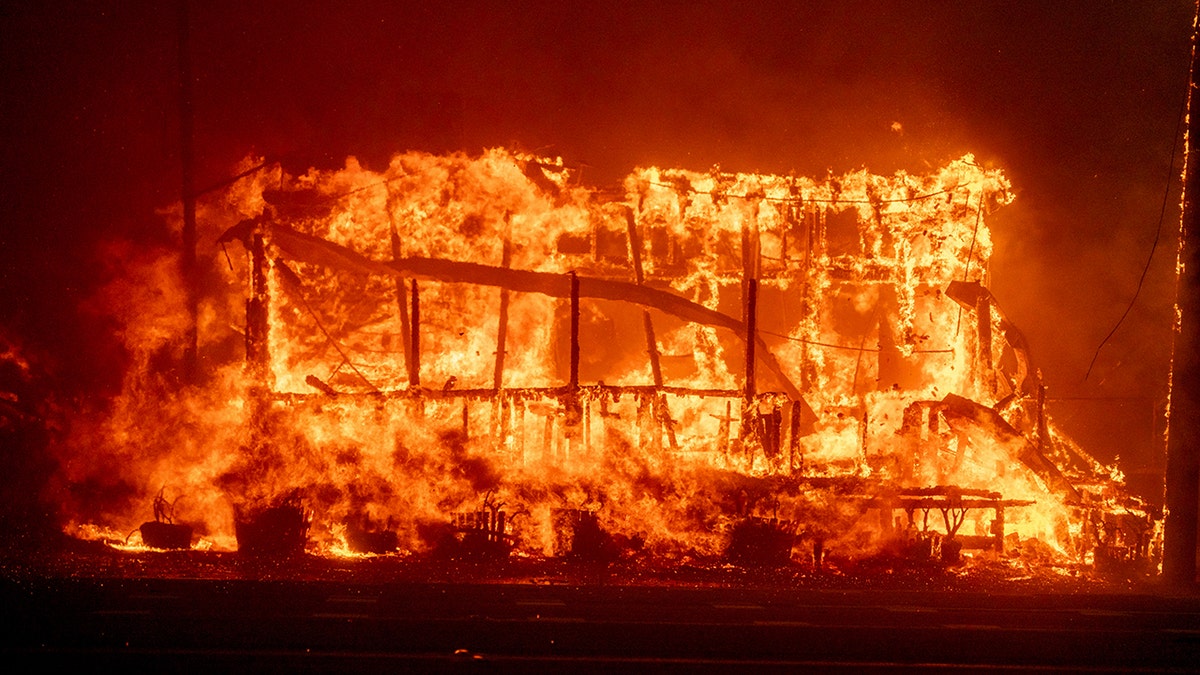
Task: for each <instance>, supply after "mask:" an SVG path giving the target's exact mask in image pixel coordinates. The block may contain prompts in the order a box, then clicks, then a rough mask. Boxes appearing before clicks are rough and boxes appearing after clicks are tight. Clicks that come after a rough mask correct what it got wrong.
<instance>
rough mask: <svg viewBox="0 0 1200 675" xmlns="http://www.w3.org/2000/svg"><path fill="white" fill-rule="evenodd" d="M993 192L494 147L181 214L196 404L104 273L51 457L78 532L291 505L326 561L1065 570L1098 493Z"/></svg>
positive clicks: (323, 177) (224, 200)
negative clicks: (957, 561)
mask: <svg viewBox="0 0 1200 675" xmlns="http://www.w3.org/2000/svg"><path fill="white" fill-rule="evenodd" d="M252 165H253V163H252V162H251V161H249V160H248V161H247V167H243V168H249V167H250V166H252ZM1011 199H1012V192H1011V190H1010V186H1009V183H1008V181H1007V180H1006V179H1005V177H1004V176H1003V175H1002V174H1001V173H1000V172H999V171H997V170H993V169H988V168H985V167H983V166H980V165H979V164H978V163H976V162H975V161H974V159H973V158H972V157H971V156H969V155H968V156H966V157H963V158H962V159H960V160H957V161H953V162H951V163H949V164H947V165H946V166H945V167H943V168H941V169H940V170H938V171H936V172H933V173H931V174H929V175H924V176H916V175H911V174H907V173H899V174H896V175H894V176H888V177H884V176H876V175H872V174H870V173H868V172H866V171H865V170H864V171H860V172H857V173H851V174H848V175H844V176H837V177H833V176H830V177H827V178H825V179H823V180H811V179H807V178H801V177H796V176H772V175H755V174H729V173H723V172H721V171H719V170H713V171H711V172H706V173H701V172H693V171H685V170H678V169H659V168H646V169H639V170H636V171H634V172H633V173H632V174H630V175H629V176H628V177H627V178H626V179H625V181H624V183H623V185H621V186H620V187H619V188H618V189H599V188H594V187H589V186H585V185H581V184H579V183H578V182H576V180H575V178H574V175H573V172H572V171H571V170H570V169H569V168H568V167H566V166H564V164H563V162H562V161H561V160H558V159H548V158H540V157H533V156H527V155H521V154H516V153H512V152H509V151H506V150H491V151H488V152H486V153H484V154H483V155H482V156H478V157H469V156H466V155H462V154H455V155H447V156H434V155H428V154H422V153H408V154H404V155H399V156H396V157H395V158H394V159H393V160H392V162H391V164H390V166H388V167H387V169H385V170H384V171H382V172H375V171H369V170H366V169H364V168H362V167H361V166H359V165H358V164H357V162H355V161H353V160H350V161H348V162H347V165H346V166H345V168H343V169H341V170H339V171H332V172H321V171H315V170H312V171H309V172H308V173H306V174H304V175H300V176H293V175H287V174H285V173H283V172H282V170H281V169H279V168H278V167H275V168H270V167H267V168H266V169H263V170H260V171H258V172H253V173H250V174H249V176H248V177H247V178H244V179H243V180H241V181H239V182H237V183H234V184H233V186H232V187H230V188H228V189H226V190H225V191H224V192H222V193H221V194H219V195H215V196H212V197H210V198H207V199H205V200H202V203H201V205H200V212H199V221H200V222H201V224H202V228H203V229H204V230H205V231H206V232H208V238H207V240H206V241H207V242H209V243H212V242H218V243H219V244H220V246H219V247H216V246H214V247H212V248H211V250H209V251H208V256H207V257H208V258H209V262H210V263H211V265H210V266H209V269H210V273H209V274H208V276H207V277H206V279H205V288H204V293H203V297H202V301H201V303H200V314H199V317H198V324H199V333H200V336H201V338H200V339H201V347H200V354H201V364H202V369H203V370H204V371H205V372H206V374H207V375H206V377H205V379H204V381H203V382H202V383H200V384H198V385H195V386H187V387H178V386H175V385H174V384H173V383H169V382H167V381H166V380H165V379H164V378H163V377H161V376H159V375H157V374H156V373H159V372H160V371H161V368H158V366H159V365H161V362H162V360H163V358H164V356H163V355H164V354H169V353H171V351H172V350H173V349H175V348H176V347H177V345H178V336H179V335H180V334H181V332H182V331H183V327H184V326H185V325H186V317H185V316H184V315H183V314H182V312H183V310H184V308H185V307H186V303H184V302H183V301H182V300H181V298H183V295H184V289H183V285H182V282H181V280H180V279H179V276H178V274H177V270H178V269H179V267H178V262H177V261H176V260H175V259H174V257H173V255H172V254H170V253H168V252H163V251H157V252H150V253H146V252H133V251H125V253H126V256H125V258H124V259H123V263H124V265H125V266H126V269H127V270H128V274H127V275H125V276H124V277H123V279H122V281H121V282H120V283H118V284H116V285H114V286H113V287H111V288H110V289H108V291H107V292H106V294H105V295H104V297H102V298H99V299H97V300H96V302H97V303H100V304H102V305H104V306H107V307H109V308H110V309H111V310H112V311H113V312H115V313H117V314H118V315H119V318H120V319H121V321H122V325H123V326H124V330H125V332H124V337H125V339H126V342H127V344H128V347H129V350H130V353H131V355H132V357H133V361H134V366H133V367H132V368H131V370H130V372H129V375H128V378H127V384H126V388H125V392H124V394H123V395H122V396H121V397H120V398H119V399H118V400H116V401H114V402H113V405H112V406H111V409H110V410H108V411H106V414H105V415H104V416H102V417H100V418H95V417H93V418H88V420H82V421H81V422H80V423H79V424H78V425H76V427H75V434H74V436H73V439H74V440H73V443H71V444H70V445H69V446H68V448H67V449H66V450H64V457H63V469H62V472H61V475H60V478H61V479H62V480H61V482H60V487H61V495H62V499H63V501H64V504H65V507H64V508H65V510H66V512H67V514H68V515H69V517H70V518H71V525H70V527H71V528H72V531H79V530H78V528H80V527H82V526H84V525H89V526H96V525H100V526H102V527H107V528H110V529H111V530H113V531H117V532H120V531H128V530H130V529H131V528H134V527H136V525H137V523H138V522H139V521H140V520H144V515H145V514H146V513H147V512H148V506H147V505H148V504H150V503H151V501H152V500H153V499H154V498H155V496H156V495H159V494H160V491H163V490H164V489H165V491H166V493H168V494H170V495H172V496H173V499H174V502H173V505H174V517H175V518H176V519H177V520H180V521H187V522H189V523H191V524H193V525H194V526H195V527H196V528H197V531H198V532H199V533H200V536H201V537H202V538H203V540H204V541H206V542H207V543H208V544H209V545H212V546H215V547H217V548H233V547H234V546H236V545H237V542H236V539H235V524H234V521H235V518H237V517H238V514H245V513H249V512H253V511H254V510H256V509H257V510H259V511H261V510H262V509H264V508H268V507H270V506H271V505H278V504H281V503H284V502H290V503H299V504H302V505H303V508H304V509H305V510H306V511H307V512H309V513H311V514H312V518H313V521H312V531H311V533H310V550H313V551H318V552H326V553H329V552H338V551H344V550H347V536H348V532H360V533H361V532H363V531H369V532H380V531H386V532H390V533H394V534H395V536H396V544H397V546H398V547H399V549H401V550H407V551H422V550H428V549H431V548H432V549H436V548H437V547H438V546H440V545H441V544H442V543H444V542H445V541H447V540H448V539H447V537H449V536H451V535H452V534H454V533H457V534H459V535H461V534H462V533H463V531H464V530H467V531H469V530H470V529H471V528H472V527H482V528H483V529H484V530H488V531H489V532H491V534H489V536H494V538H495V539H496V540H497V541H499V542H502V543H503V544H504V545H505V546H509V547H512V548H516V549H518V550H521V551H524V552H526V553H529V554H535V555H552V554H555V553H556V552H561V550H562V547H563V528H564V523H566V524H567V526H568V529H569V526H570V525H572V524H573V525H574V526H576V528H578V527H579V523H581V522H587V523H594V525H595V526H596V529H597V531H599V532H603V533H605V535H606V537H607V539H606V541H607V542H608V545H609V546H610V547H611V549H612V550H615V551H618V552H619V551H632V550H638V551H643V552H648V553H650V554H654V555H661V556H666V557H670V556H683V555H686V556H695V557H706V556H718V555H720V554H721V553H722V552H723V551H726V552H728V551H729V550H730V549H729V547H730V546H731V544H730V541H731V538H732V540H733V541H738V536H739V535H738V534H737V532H738V527H739V526H744V525H745V523H748V522H749V523H756V522H770V523H776V529H778V530H781V531H791V532H794V534H796V535H797V536H798V537H800V538H801V539H808V540H809V541H811V542H813V544H814V550H815V551H818V554H817V555H818V556H819V555H820V553H819V551H821V550H833V551H840V552H842V553H844V554H846V555H848V556H860V557H861V556H866V555H872V554H874V553H878V552H879V551H882V550H884V549H885V548H886V547H887V545H888V542H889V541H896V540H902V539H904V538H905V537H908V538H909V539H911V538H912V537H914V536H917V537H918V538H921V537H923V536H924V535H925V534H928V533H929V532H934V533H936V534H938V537H939V538H940V539H941V540H942V541H945V540H949V539H954V538H955V537H958V539H959V540H960V541H966V542H968V543H970V542H975V543H978V542H981V541H985V540H986V541H992V540H995V541H996V542H997V546H996V548H1003V546H1004V543H1003V542H1004V541H1005V540H1006V539H1007V540H1009V541H1011V540H1014V539H1016V540H1020V539H1028V538H1036V539H1039V540H1041V541H1042V542H1044V543H1046V544H1048V545H1049V546H1050V547H1051V548H1052V549H1055V550H1057V551H1059V552H1060V553H1061V554H1062V555H1063V556H1066V557H1068V558H1082V557H1085V556H1087V555H1090V554H1091V552H1092V551H1093V550H1094V549H1095V547H1096V546H1097V544H1098V543H1099V540H1100V539H1102V538H1103V536H1102V535H1103V532H1102V529H1103V528H1102V527H1101V526H1102V525H1104V523H1106V522H1108V521H1106V520H1104V519H1105V518H1106V517H1107V516H1104V515H1101V516H1096V513H1097V509H1100V510H1104V509H1108V511H1105V513H1108V512H1110V511H1111V504H1112V502H1111V500H1112V499H1113V498H1114V490H1117V491H1118V492H1119V481H1114V480H1113V479H1112V476H1111V473H1112V471H1111V469H1108V468H1105V467H1101V466H1100V465H1099V464H1097V463H1095V462H1094V461H1092V460H1090V459H1089V458H1087V456H1086V455H1085V454H1084V453H1082V451H1080V450H1079V449H1078V448H1077V447H1075V446H1074V445H1073V444H1071V443H1070V442H1069V441H1068V440H1066V439H1064V438H1062V437H1061V435H1060V434H1058V433H1057V432H1056V431H1054V428H1053V424H1052V423H1051V422H1050V421H1048V420H1047V419H1046V415H1045V411H1044V410H1043V409H1042V406H1041V404H1040V403H1039V400H1040V399H1039V393H1040V382H1039V380H1040V375H1038V374H1037V372H1036V369H1034V367H1033V366H1032V364H1031V361H1030V358H1029V355H1028V350H1026V349H1025V348H1024V343H1023V340H1022V339H1021V338H1020V337H1019V331H1017V330H1016V328H1015V327H1014V326H1012V325H1011V324H1010V323H1009V322H1008V321H1007V320H1006V319H1005V318H1004V316H1003V313H1002V312H1001V310H1000V308H999V307H998V303H997V302H996V301H995V298H993V297H992V296H991V294H990V292H988V291H987V288H986V287H987V283H988V279H989V274H990V270H989V266H988V260H989V256H990V253H991V246H992V245H991V237H990V233H989V230H988V227H987V224H986V217H987V216H988V215H989V214H990V213H991V212H992V211H993V210H994V209H996V208H998V207H1001V206H1003V205H1004V204H1007V203H1008V202H1009V201H1010V200H1011ZM238 242H240V243H238ZM243 344H244V345H245V349H243V348H242V347H243ZM156 368H157V369H156ZM1099 477H1103V480H1102V479H1101V478H1099ZM1096 485H1102V487H1101V488H1097V487H1096ZM1106 500H1109V501H1106ZM1130 508H1134V507H1130ZM931 512H932V513H933V514H934V517H933V518H931V517H930V513H931ZM939 512H940V515H939ZM479 514H483V515H479ZM489 514H490V515H489ZM500 514H506V515H504V516H503V518H504V520H500V518H501V516H500ZM564 514H576V515H574V516H569V515H566V516H565V515H564ZM579 514H582V515H579ZM1138 514H1139V517H1140V516H1141V515H1144V514H1142V513H1141V512H1140V511H1139V512H1138ZM478 518H484V519H485V520H486V521H487V525H486V526H480V525H479V523H480V522H482V521H480V520H478ZM572 518H574V520H571V519H572ZM1101 521H1103V522H1101ZM1139 522H1140V521H1139ZM781 523H783V524H786V525H780V524H781ZM1098 523H1099V524H1098ZM1151 525H1152V523H1151ZM1148 527H1150V526H1148ZM914 533H915V534H914ZM1139 536H1141V535H1140V534H1139ZM1110 543H1111V542H1110ZM789 546H790V544H789ZM989 546H990V545H989ZM979 547H980V548H983V547H984V546H982V545H981V546H979Z"/></svg>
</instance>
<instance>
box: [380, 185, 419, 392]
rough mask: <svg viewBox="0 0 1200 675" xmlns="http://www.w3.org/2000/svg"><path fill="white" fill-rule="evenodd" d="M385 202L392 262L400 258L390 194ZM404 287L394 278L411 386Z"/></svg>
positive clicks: (411, 369)
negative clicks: (389, 229)
mask: <svg viewBox="0 0 1200 675" xmlns="http://www.w3.org/2000/svg"><path fill="white" fill-rule="evenodd" d="M387 202H388V203H387V210H388V221H389V224H390V226H391V235H392V236H391V239H392V260H393V261H396V260H398V259H399V258H400V233H399V232H397V231H396V223H394V222H391V220H392V206H391V202H392V200H391V193H390V192H389V193H388V200H387ZM404 286H405V284H404V279H403V278H402V277H396V306H397V307H398V308H399V310H400V334H401V335H403V336H404V337H403V339H401V340H400V349H401V350H403V352H404V368H405V371H406V372H407V373H408V381H409V383H410V384H411V383H412V380H413V377H414V373H416V366H415V364H414V363H413V353H412V326H411V325H409V321H408V299H407V298H406V297H404V296H405V295H406V293H405V289H404Z"/></svg>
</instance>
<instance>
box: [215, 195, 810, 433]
mask: <svg viewBox="0 0 1200 675" xmlns="http://www.w3.org/2000/svg"><path fill="white" fill-rule="evenodd" d="M255 227H261V228H263V229H266V230H268V232H269V235H270V238H271V243H272V244H273V245H275V246H276V247H277V248H278V249H279V250H280V251H282V252H283V253H285V254H287V255H288V256H289V257H291V258H292V259H294V260H298V261H300V262H306V263H310V264H314V265H321V266H327V267H332V268H335V269H341V270H345V271H349V272H355V273H359V274H368V275H379V276H397V275H408V276H412V277H416V278H419V279H427V280H431V281H441V282H447V283H474V284H481V285H484V286H496V287H499V288H507V289H509V290H513V291H518V292H522V293H539V294H542V295H548V296H550V297H556V298H569V297H570V295H571V286H572V284H571V280H570V279H569V278H568V277H566V276H563V275H561V274H551V273H547V272H534V271H530V270H514V269H505V268H503V267H495V266H492V265H483V264H479V263H471V262H461V261H454V260H443V259H439V258H423V257H406V258H400V259H397V260H393V261H391V262H390V263H384V262H379V261H377V260H372V259H370V258H367V257H366V256H364V255H362V254H360V253H358V252H356V251H353V250H351V249H349V248H346V247H345V246H341V245H339V244H335V243H333V242H330V241H327V240H325V239H321V238H320V237H314V236H312V235H309V234H304V233H302V232H297V231H296V230H293V229H292V228H290V227H286V226H284V225H279V224H277V223H266V222H264V219H262V218H256V219H249V220H245V221H242V222H241V223H238V224H237V225H235V226H233V227H232V228H230V229H229V230H228V231H226V232H225V233H224V234H223V235H222V236H221V237H220V239H219V240H218V242H226V241H232V240H233V239H240V240H242V241H250V237H251V235H252V233H253V231H254V229H255ZM578 279H579V296H580V297H587V298H599V299H604V300H613V301H618V302H632V303H634V304H638V305H642V306H643V307H651V308H654V309H658V310H660V311H663V312H665V313H667V314H671V315H673V316H676V317H679V318H681V319H684V320H685V321H691V322H693V323H699V324H703V325H707V326H716V327H720V328H725V329H728V330H730V331H732V332H733V333H734V334H735V335H737V336H739V337H742V336H744V335H746V326H745V325H744V324H743V322H741V321H739V320H737V319H735V318H733V317H731V316H728V315H726V314H723V313H721V312H718V311H716V310H713V309H709V308H708V307H705V306H704V305H701V304H699V303H696V302H692V301H691V300H688V299H686V298H682V297H680V296H678V295H675V294H673V293H669V292H667V291H662V290H658V289H655V288H650V287H648V286H639V285H637V284H633V283H629V282H625V281H615V280H608V279H596V278H590V277H579V278H578ZM413 322H414V323H416V318H415V317H414V318H413ZM755 346H756V350H755V353H756V354H757V359H758V360H760V361H762V363H763V365H765V366H766V367H767V369H768V370H770V371H771V373H772V374H774V375H775V377H776V378H777V379H778V381H779V385H780V386H781V387H782V388H783V390H784V391H785V392H786V393H787V395H788V396H790V397H791V398H792V399H793V400H795V401H798V402H800V403H801V405H802V406H803V415H804V419H805V420H807V421H806V422H805V423H803V425H802V428H803V429H804V430H805V431H806V432H807V431H808V430H810V429H811V426H812V422H813V420H814V419H815V418H816V413H815V412H814V411H813V410H812V408H811V407H809V406H808V404H807V402H805V401H804V398H803V396H802V395H801V393H800V390H799V389H798V388H797V387H796V385H795V384H793V383H792V381H791V379H790V378H788V376H787V375H786V374H785V373H784V371H783V367H782V366H781V365H780V363H779V361H778V360H777V359H776V358H775V356H774V354H772V353H771V351H770V349H769V348H768V347H767V344H766V343H765V342H764V341H763V339H762V338H761V337H755Z"/></svg>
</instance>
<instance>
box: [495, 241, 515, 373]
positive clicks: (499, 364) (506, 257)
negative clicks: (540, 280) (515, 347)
mask: <svg viewBox="0 0 1200 675" xmlns="http://www.w3.org/2000/svg"><path fill="white" fill-rule="evenodd" d="M500 265H501V267H504V268H505V269H507V268H508V267H509V266H510V265H512V244H511V243H510V242H509V240H508V237H505V238H504V250H503V252H502V253H501V254H500ZM507 342H508V289H507V288H501V289H500V317H499V323H498V325H497V327H496V366H495V368H494V369H493V371H492V388H493V389H495V390H496V391H500V389H501V388H503V387H504V351H505V350H506V349H507V348H508V346H507Z"/></svg>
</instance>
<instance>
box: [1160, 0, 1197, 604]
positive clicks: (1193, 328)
mask: <svg viewBox="0 0 1200 675" xmlns="http://www.w3.org/2000/svg"><path fill="white" fill-rule="evenodd" d="M1197 17H1200V2H1198V3H1197V9H1196V13H1195V15H1194V17H1193V20H1192V64H1191V75H1190V77H1189V82H1188V106H1187V107H1188V124H1187V125H1186V128H1185V129H1184V139H1185V141H1184V160H1183V165H1184V169H1183V215H1182V217H1181V219H1180V227H1179V252H1178V256H1179V257H1178V260H1177V261H1176V269H1177V270H1178V271H1179V277H1178V280H1177V281H1176V284H1177V286H1176V288H1177V291H1176V293H1177V296H1176V301H1175V303H1176V304H1175V307H1176V313H1175V316H1176V322H1175V335H1174V337H1175V344H1174V346H1173V353H1172V364H1171V376H1170V377H1171V386H1170V393H1169V405H1170V414H1169V416H1168V421H1167V423H1168V431H1167V476H1166V485H1165V488H1166V494H1165V501H1166V508H1167V517H1166V523H1165V525H1164V528H1165V529H1164V539H1163V576H1164V577H1165V578H1166V580H1167V581H1168V582H1170V583H1173V584H1175V585H1181V586H1182V585H1188V586H1190V585H1192V584H1195V582H1196V541H1197V538H1196V529H1197V512H1198V510H1200V351H1198V350H1200V252H1198V251H1197V247H1198V246H1200V239H1198V238H1197V230H1198V229H1200V171H1197V167H1196V160H1197V158H1200V155H1198V154H1197V150H1200V143H1198V142H1197V141H1198V140H1200V139H1197V138H1196V135H1195V134H1194V133H1193V131H1194V129H1193V127H1192V121H1193V120H1195V119H1196V116H1197V115H1200V104H1198V102H1197V100H1196V68H1197V65H1198V64H1197V58H1196V30H1197Z"/></svg>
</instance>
